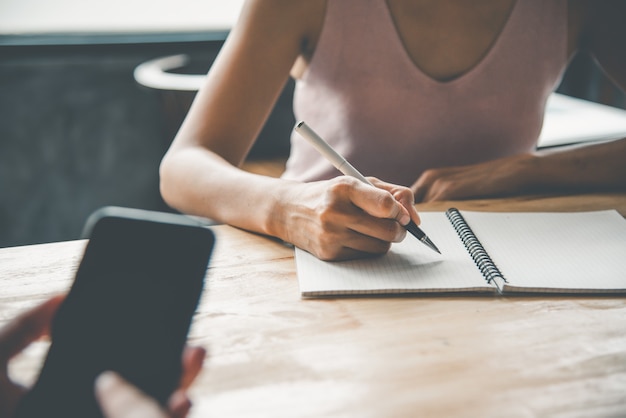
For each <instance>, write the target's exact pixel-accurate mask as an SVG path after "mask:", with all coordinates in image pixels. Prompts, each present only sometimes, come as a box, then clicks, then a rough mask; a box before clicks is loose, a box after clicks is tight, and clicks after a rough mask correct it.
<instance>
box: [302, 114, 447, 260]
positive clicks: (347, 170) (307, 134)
mask: <svg viewBox="0 0 626 418" xmlns="http://www.w3.org/2000/svg"><path fill="white" fill-rule="evenodd" d="M294 130H295V131H296V132H297V133H298V134H300V135H301V136H302V137H303V138H304V139H306V140H307V141H309V142H310V143H311V145H313V146H314V147H315V149H316V150H317V151H319V153H320V154H322V155H323V156H324V157H325V158H326V159H327V160H328V161H330V162H331V163H332V165H334V166H335V168H337V170H339V171H341V172H342V173H343V174H345V175H346V176H351V177H355V178H357V179H359V180H361V181H362V182H363V183H365V184H369V185H370V186H373V187H375V186H374V185H373V184H372V183H370V182H369V181H368V180H367V179H366V178H365V177H364V176H363V174H361V173H359V171H358V170H357V169H356V168H354V167H353V166H352V164H350V163H349V162H348V161H347V160H346V159H345V158H343V157H342V156H341V155H340V154H339V153H338V152H337V151H335V150H334V149H333V148H332V147H331V146H330V145H329V144H328V142H326V141H324V139H323V138H322V137H321V136H319V135H318V134H316V133H315V131H314V130H313V129H311V128H310V127H309V125H307V124H306V123H305V122H304V121H300V122H298V123H296V126H295V128H294ZM404 228H405V229H406V230H407V231H409V232H410V233H411V235H413V236H414V237H415V238H417V239H418V240H420V241H421V242H422V243H423V244H424V245H426V246H427V247H428V248H430V249H432V250H433V251H436V252H438V253H439V254H441V251H439V249H438V248H437V246H436V245H435V244H434V243H433V242H432V241H431V240H430V238H428V236H427V235H426V234H425V233H424V231H422V230H421V229H420V228H419V227H418V226H417V225H415V222H413V221H410V222H409V223H408V224H407V225H405V226H404Z"/></svg>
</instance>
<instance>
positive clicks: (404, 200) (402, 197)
mask: <svg viewBox="0 0 626 418" xmlns="http://www.w3.org/2000/svg"><path fill="white" fill-rule="evenodd" d="M369 180H370V182H371V183H372V184H373V185H374V186H376V187H378V188H379V189H383V190H386V191H388V192H389V193H391V195H392V196H393V197H394V199H395V200H396V201H398V202H399V203H400V204H401V205H402V207H404V208H405V209H406V211H407V213H408V214H409V216H410V217H411V220H413V222H415V224H416V225H419V224H420V223H421V220H420V216H419V213H418V212H417V209H415V202H416V199H415V197H414V196H413V192H412V191H411V189H409V188H408V187H403V186H398V185H397V184H391V183H386V182H384V181H381V180H379V179H377V178H375V177H370V178H369ZM400 223H401V224H402V222H400ZM407 223H408V222H407ZM402 225H406V224H402Z"/></svg>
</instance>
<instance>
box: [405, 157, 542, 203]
mask: <svg viewBox="0 0 626 418" xmlns="http://www.w3.org/2000/svg"><path fill="white" fill-rule="evenodd" d="M532 159H533V156H532V155H529V154H522V155H515V156H512V157H506V158H501V159H498V160H493V161H488V162H485V163H480V164H473V165H466V166H459V167H444V168H434V169H430V170H426V171H424V173H422V175H421V176H420V177H419V178H418V179H417V181H416V182H415V183H414V184H413V186H412V187H411V190H412V192H413V194H414V196H415V202H429V201H435V200H461V199H469V198H477V197H487V196H505V195H510V194H514V193H516V192H521V191H524V190H527V189H528V188H530V187H532V186H533V184H535V183H536V181H535V179H534V177H535V175H536V172H535V171H534V170H533V168H532V161H533V160H532Z"/></svg>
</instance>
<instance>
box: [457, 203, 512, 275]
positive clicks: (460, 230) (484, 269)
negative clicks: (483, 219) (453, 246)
mask: <svg viewBox="0 0 626 418" xmlns="http://www.w3.org/2000/svg"><path fill="white" fill-rule="evenodd" d="M446 216H447V217H448V219H449V220H450V222H451V223H452V226H453V227H454V230H455V231H456V233H457V234H458V235H459V238H461V241H462V242H463V245H465V248H467V251H468V252H469V254H470V256H471V257H472V259H473V260H474V263H475V264H476V266H477V267H478V268H479V269H480V271H481V273H482V274H483V276H484V277H485V279H486V280H487V283H491V282H492V281H493V280H494V279H502V280H503V281H505V282H506V281H507V280H506V279H505V278H504V276H503V275H502V273H500V270H499V269H498V267H496V264H495V263H494V262H493V260H492V259H491V257H489V254H487V251H486V250H485V248H484V247H483V245H482V244H481V243H480V241H479V240H478V238H476V235H474V231H472V228H470V226H469V225H468V224H467V222H466V221H465V218H463V215H461V212H459V210H458V209H456V208H450V209H448V210H447V211H446ZM496 284H497V283H496Z"/></svg>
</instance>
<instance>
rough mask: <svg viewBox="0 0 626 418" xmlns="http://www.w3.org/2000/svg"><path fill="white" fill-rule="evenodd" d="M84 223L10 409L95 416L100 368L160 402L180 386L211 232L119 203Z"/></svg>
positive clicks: (183, 220) (184, 220) (21, 413)
mask: <svg viewBox="0 0 626 418" xmlns="http://www.w3.org/2000/svg"><path fill="white" fill-rule="evenodd" d="M86 230H87V232H88V233H89V242H88V244H87V246H86V249H85V253H84V255H83V258H82V261H81V263H80V266H79V267H78V270H77V272H76V277H75V280H74V283H73V285H72V288H71V289H70V291H69V294H68V295H67V297H66V299H65V301H64V302H63V304H62V305H61V307H60V308H59V310H58V312H57V314H56V315H55V318H54V319H53V322H52V329H51V340H52V342H51V345H50V349H49V351H48V354H47V357H46V360H45V362H44V365H43V367H42V370H41V373H40V375H39V378H38V380H37V382H36V383H35V385H34V386H33V388H32V389H31V390H30V391H29V392H28V393H27V394H26V396H25V397H24V398H23V400H22V401H21V403H20V405H19V407H18V411H17V414H16V416H17V417H85V418H88V417H101V416H102V414H101V412H100V410H99V408H98V405H97V403H96V399H95V396H94V381H95V378H96V377H97V376H98V375H99V374H100V373H102V372H103V371H105V370H113V371H116V372H118V373H119V374H120V375H122V376H123V377H124V378H125V379H127V380H128V381H129V382H131V383H132V384H134V385H136V386H137V387H139V388H140V389H141V390H142V391H143V392H145V393H146V394H148V395H149V396H151V397H153V398H155V399H156V400H157V401H159V402H160V403H161V404H162V405H165V403H166V402H167V399H168V398H169V396H170V395H171V394H172V392H173V391H174V390H175V389H176V388H177V387H178V384H179V380H180V376H181V356H182V351H183V348H184V346H185V342H186V339H187V333H188V331H189V327H190V325H191V321H192V318H193V314H194V312H195V310H196V307H197V304H198V302H199V299H200V296H201V293H202V289H203V286H204V278H205V276H206V272H207V266H208V262H209V259H210V256H211V252H212V249H213V246H214V241H215V238H214V235H213V233H212V231H211V230H210V229H208V228H206V227H204V226H202V225H201V224H200V223H199V222H197V221H195V220H192V219H190V218H187V217H185V216H183V215H175V214H169V213H160V212H152V211H144V210H138V209H128V208H118V207H107V208H103V209H101V210H99V211H97V212H96V213H94V214H93V215H92V216H91V217H90V218H89V220H88V222H87V225H86Z"/></svg>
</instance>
